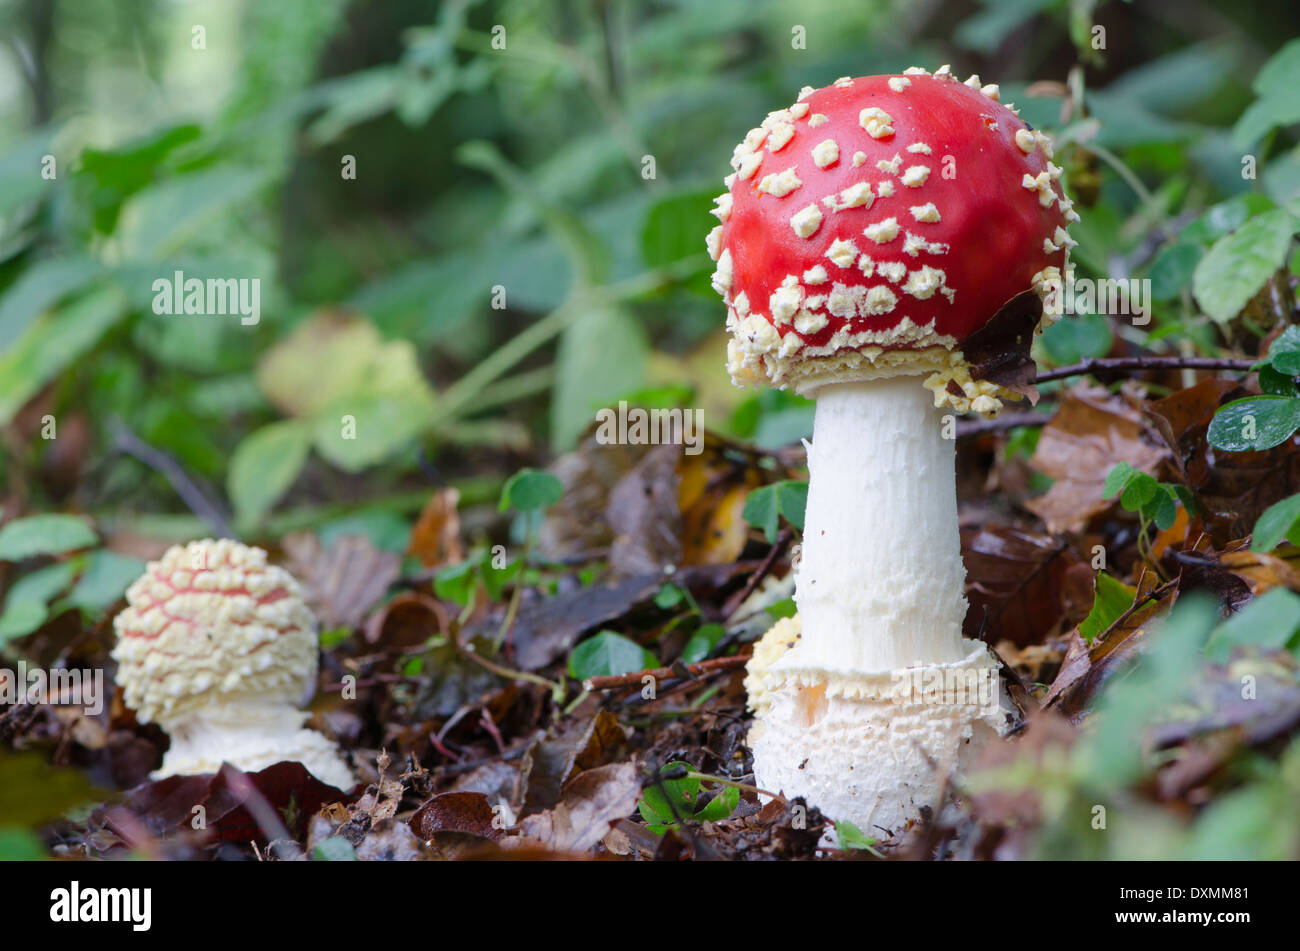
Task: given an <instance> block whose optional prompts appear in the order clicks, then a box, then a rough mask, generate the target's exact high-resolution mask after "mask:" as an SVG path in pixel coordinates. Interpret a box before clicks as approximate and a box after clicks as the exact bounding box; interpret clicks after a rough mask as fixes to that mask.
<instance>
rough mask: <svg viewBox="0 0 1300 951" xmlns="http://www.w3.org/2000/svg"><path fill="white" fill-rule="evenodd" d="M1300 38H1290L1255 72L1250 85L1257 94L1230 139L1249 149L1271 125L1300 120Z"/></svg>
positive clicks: (1237, 144)
mask: <svg viewBox="0 0 1300 951" xmlns="http://www.w3.org/2000/svg"><path fill="white" fill-rule="evenodd" d="M1297 87H1300V40H1291V41H1290V42H1289V43H1287V44H1286V45H1285V46H1283V47H1282V48H1281V49H1280V50H1278V51H1277V52H1276V53H1274V54H1273V56H1272V57H1271V58H1270V59H1269V61H1268V62H1267V63H1265V64H1264V66H1263V67H1262V68H1261V69H1260V71H1259V73H1258V74H1257V75H1256V76H1255V81H1254V82H1253V83H1251V88H1252V89H1254V90H1255V92H1256V93H1257V94H1258V96H1259V98H1258V99H1257V100H1256V101H1255V102H1253V103H1251V105H1250V106H1249V108H1247V109H1246V111H1245V112H1243V113H1242V115H1241V118H1240V119H1238V120H1237V125H1236V127H1235V128H1234V129H1233V130H1232V139H1233V143H1234V144H1235V145H1236V146H1237V147H1238V148H1241V149H1248V148H1250V147H1251V146H1252V145H1254V144H1255V142H1256V141H1258V140H1259V139H1260V138H1262V137H1263V136H1264V135H1265V134H1266V133H1267V132H1268V131H1269V130H1270V129H1272V128H1273V127H1274V126H1278V125H1290V124H1292V123H1294V122H1300V99H1297V98H1296V95H1295V91H1296V88H1297Z"/></svg>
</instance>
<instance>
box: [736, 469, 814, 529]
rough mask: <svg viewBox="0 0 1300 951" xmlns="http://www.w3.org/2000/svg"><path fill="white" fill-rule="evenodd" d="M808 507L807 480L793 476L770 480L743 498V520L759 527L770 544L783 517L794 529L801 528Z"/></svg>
mask: <svg viewBox="0 0 1300 951" xmlns="http://www.w3.org/2000/svg"><path fill="white" fill-rule="evenodd" d="M807 506H808V483H807V482H802V481H799V480H796V479H786V480H784V481H782V482H773V483H772V484H771V485H764V486H760V487H759V488H757V489H754V490H753V491H752V492H750V493H749V495H748V497H746V499H745V508H744V511H743V513H742V514H743V515H744V518H745V521H746V522H748V523H749V524H750V525H753V526H754V527H755V528H761V529H762V530H763V534H764V535H765V536H767V540H768V542H769V543H771V542H775V541H776V532H777V526H778V523H779V519H780V517H782V516H784V517H785V519H786V521H788V522H789V523H790V524H791V525H793V526H794V527H795V528H797V529H799V530H800V531H803V522H804V513H805V511H806V509H807Z"/></svg>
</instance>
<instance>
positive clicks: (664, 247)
mask: <svg viewBox="0 0 1300 951" xmlns="http://www.w3.org/2000/svg"><path fill="white" fill-rule="evenodd" d="M716 194H717V189H708V190H696V191H691V192H685V193H682V194H677V195H669V196H668V197H666V198H661V199H659V201H657V202H655V203H654V204H653V205H651V206H650V210H649V211H648V212H647V213H646V219H645V225H644V227H642V229H641V256H642V258H643V260H644V261H645V264H646V267H651V268H656V267H664V266H665V265H668V264H672V263H673V262H674V261H678V260H681V259H682V258H686V257H690V256H691V255H694V254H700V253H701V252H703V251H704V238H703V235H705V234H707V233H708V231H709V229H710V228H711V227H712V226H713V225H714V224H716V222H715V221H713V219H712V218H710V217H709V209H710V208H712V207H713V197H714V196H715V195H716Z"/></svg>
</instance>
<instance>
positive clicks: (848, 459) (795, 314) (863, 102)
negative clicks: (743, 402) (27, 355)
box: [708, 66, 1078, 830]
mask: <svg viewBox="0 0 1300 951" xmlns="http://www.w3.org/2000/svg"><path fill="white" fill-rule="evenodd" d="M1051 158H1052V149H1051V144H1050V142H1049V141H1048V139H1047V138H1046V137H1045V136H1044V135H1042V133H1040V132H1036V131H1034V130H1033V129H1030V128H1029V127H1028V126H1027V125H1026V124H1025V123H1024V122H1022V121H1020V119H1019V118H1018V117H1017V113H1016V112H1015V110H1014V109H1012V108H1011V107H1009V106H1006V105H1001V104H1000V103H999V102H998V88H997V86H992V85H989V86H981V84H980V81H979V79H978V77H974V76H972V77H971V78H970V79H969V80H967V81H966V82H965V83H961V82H958V81H957V80H956V79H955V78H954V77H953V76H952V74H951V73H950V72H949V69H948V67H946V66H945V67H943V68H942V69H940V70H939V71H938V72H936V73H934V74H931V73H929V72H927V71H925V70H922V69H909V70H907V71H906V72H904V73H903V74H901V75H892V76H867V77H861V78H856V79H853V78H848V77H845V78H844V79H840V80H837V81H836V82H835V83H834V84H832V85H830V86H827V87H825V88H824V89H817V90H814V89H812V88H810V87H806V88H805V89H804V90H803V91H802V93H801V94H800V96H799V100H798V101H797V102H796V103H795V104H794V105H792V106H791V107H789V108H788V109H780V110H777V111H776V112H772V113H770V114H769V115H768V117H767V119H766V120H765V121H764V122H763V124H762V125H761V127H759V128H757V129H753V130H751V131H750V133H749V134H748V135H747V136H746V137H745V140H744V141H743V142H742V143H741V144H740V145H739V146H737V147H736V150H735V153H734V156H733V158H732V167H733V168H734V169H735V173H734V174H733V175H730V176H728V177H727V186H728V191H727V193H725V194H723V195H722V196H720V197H719V198H717V199H716V200H715V201H716V204H717V206H718V207H717V209H716V210H715V212H714V214H716V215H717V217H718V218H719V220H720V221H721V222H722V223H721V225H719V226H718V227H717V228H714V229H713V231H712V233H711V234H710V235H709V240H708V245H709V252H710V254H711V256H712V257H713V259H714V260H715V261H717V271H716V273H715V275H714V279H713V281H714V287H715V288H716V289H717V290H718V292H719V293H720V294H721V295H722V296H723V299H724V300H725V301H726V303H727V313H728V316H727V326H728V329H729V330H730V331H731V332H732V340H731V342H730V345H729V349H728V369H729V370H730V372H731V376H732V380H733V382H735V383H736V384H737V385H748V384H756V383H761V382H767V383H770V384H771V385H774V386H777V387H781V388H786V387H790V388H793V389H794V390H796V391H797V392H799V393H801V394H803V395H805V396H809V397H813V398H815V399H816V401H817V409H816V416H815V423H814V430H813V440H812V444H811V446H810V448H809V453H808V468H809V475H810V480H811V481H810V486H809V493H808V507H807V512H806V515H805V523H804V536H803V548H802V557H801V562H800V564H799V567H798V574H797V581H796V595H795V600H796V603H797V605H798V608H799V615H798V616H797V617H796V618H793V619H789V620H786V621H782V622H780V623H778V624H777V625H776V626H775V627H773V628H772V629H771V630H770V631H769V632H768V634H767V635H765V636H764V638H763V640H762V641H761V642H760V643H759V644H758V645H757V646H756V649H755V651H754V656H753V658H752V660H751V661H750V664H749V676H748V679H747V681H746V684H747V687H748V689H749V693H750V699H749V702H750V706H751V708H752V709H753V710H754V712H755V715H756V722H755V726H754V728H753V730H752V731H751V733H750V746H751V748H752V749H753V753H754V773H755V782H756V783H757V784H758V785H759V786H762V787H764V788H768V789H780V790H784V791H785V792H786V793H787V794H789V795H802V796H804V797H806V798H807V800H808V801H809V802H810V803H811V804H813V805H815V806H817V807H819V808H820V809H822V810H823V811H824V812H825V813H827V814H828V815H830V816H832V817H833V818H836V819H841V820H849V821H852V822H854V823H855V824H857V825H858V826H859V827H861V828H863V829H868V828H871V827H883V828H885V829H889V830H894V829H897V828H899V827H901V826H902V825H903V824H904V823H905V822H906V821H907V819H909V818H910V817H913V816H915V815H917V814H918V812H919V811H920V810H921V809H922V807H925V806H936V805H937V802H936V801H935V800H936V799H937V798H938V790H939V788H941V786H942V783H943V781H944V778H945V776H946V774H947V773H948V772H950V771H954V770H956V771H960V769H961V768H962V767H963V765H964V764H965V763H966V762H967V761H968V758H969V757H970V756H971V755H972V754H973V752H974V751H975V750H976V749H977V748H978V747H979V746H980V745H981V744H983V743H985V742H987V741H988V740H989V739H991V738H993V737H996V736H997V735H998V734H999V733H1000V732H1003V731H1005V729H1006V725H1007V716H1006V713H1005V711H1004V710H1003V709H1002V708H1001V706H1000V705H999V703H998V702H997V700H996V699H995V698H996V695H997V683H998V681H997V672H998V664H997V661H996V658H995V657H994V656H993V654H992V653H991V652H990V651H989V650H988V648H987V647H985V645H984V644H983V643H981V642H978V641H973V640H968V639H966V638H964V637H963V635H962V622H963V619H964V617H965V614H966V599H965V596H964V593H963V581H964V577H965V572H964V568H963V565H962V560H961V548H960V540H959V536H958V523H957V505H956V478H955V451H954V447H955V441H954V439H953V435H954V434H953V433H952V431H951V427H949V430H950V431H949V432H947V433H945V432H944V421H943V418H942V416H941V410H942V409H943V408H944V407H950V408H951V410H952V411H956V412H967V411H971V410H973V411H975V412H978V413H982V414H986V415H991V414H993V413H996V412H997V411H998V410H999V409H1000V408H1001V405H1002V402H1001V401H1002V400H1003V399H1006V398H1019V397H1020V396H1021V395H1022V392H1032V388H1030V387H1028V386H1027V385H1026V384H1028V383H1029V382H1031V381H1032V370H1033V365H1032V363H1031V362H1030V361H1029V356H1028V348H1029V343H1030V340H1031V339H1032V337H1033V332H1034V331H1035V330H1036V329H1037V327H1036V325H1037V323H1038V320H1039V317H1040V315H1041V314H1042V313H1043V312H1044V310H1045V309H1048V310H1050V309H1052V308H1051V305H1053V304H1054V303H1055V299H1053V298H1052V295H1053V294H1054V292H1055V291H1056V290H1057V289H1058V288H1059V286H1060V281H1061V278H1062V273H1063V272H1064V271H1065V270H1066V268H1067V266H1068V262H1067V253H1068V248H1069V247H1070V246H1071V245H1073V244H1074V242H1073V241H1071V240H1070V238H1069V236H1068V235H1067V234H1066V230H1065V229H1066V227H1067V226H1068V225H1069V223H1070V222H1071V221H1075V220H1077V219H1078V216H1077V215H1076V214H1075V212H1074V211H1073V209H1072V207H1071V202H1070V201H1069V199H1068V198H1066V196H1065V193H1064V191H1063V190H1062V189H1061V186H1060V183H1059V181H1058V179H1059V177H1060V175H1061V169H1059V168H1058V167H1056V166H1055V165H1053V164H1052V162H1051V161H1050V160H1051ZM1044 303H1046V304H1047V305H1048V306H1047V307H1046V308H1045V307H1044V306H1043V304H1044ZM1004 305H1006V306H1005V307H1004ZM990 366H991V367H992V369H991V370H990ZM1008 368H1010V369H1012V370H1014V371H1018V374H1019V375H1018V376H1017V374H1016V373H1010V374H1008V373H1007V372H1006V371H1007V370H1008ZM1004 383H1005V384H1006V386H1004V385H1002V384H1004ZM1013 387H1019V389H1014V388H1013ZM945 436H946V437H947V438H945ZM972 688H973V689H972ZM991 696H992V698H994V699H990V697H991Z"/></svg>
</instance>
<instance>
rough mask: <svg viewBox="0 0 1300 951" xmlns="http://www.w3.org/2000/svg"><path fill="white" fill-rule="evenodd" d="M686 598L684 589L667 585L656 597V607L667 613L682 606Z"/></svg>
mask: <svg viewBox="0 0 1300 951" xmlns="http://www.w3.org/2000/svg"><path fill="white" fill-rule="evenodd" d="M685 597H686V595H684V594H682V589H681V588H679V587H677V585H675V584H666V585H664V586H663V587H662V588H660V589H659V593H658V594H656V595H655V607H657V608H659V609H660V610H663V611H667V610H670V609H671V608H675V607H677V605H679V604H681V603H682V601H683V600H684V599H685Z"/></svg>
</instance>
